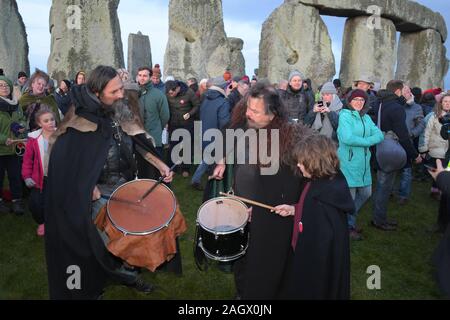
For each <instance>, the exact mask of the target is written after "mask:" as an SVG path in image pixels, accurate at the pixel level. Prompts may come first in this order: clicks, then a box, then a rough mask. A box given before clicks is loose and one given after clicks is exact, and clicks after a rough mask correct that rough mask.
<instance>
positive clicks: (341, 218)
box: [276, 134, 354, 300]
mask: <svg viewBox="0 0 450 320" xmlns="http://www.w3.org/2000/svg"><path fill="white" fill-rule="evenodd" d="M295 156H296V159H297V162H298V167H299V169H300V171H301V173H302V175H303V176H304V177H305V179H306V183H305V186H304V189H303V192H302V194H301V197H300V199H299V202H298V203H297V205H295V206H292V205H286V204H285V205H280V206H278V207H276V213H277V214H279V215H281V216H284V217H289V216H294V225H293V233H292V242H291V245H292V250H293V255H294V256H293V262H292V265H291V266H292V269H291V270H290V271H289V274H290V275H289V277H288V279H289V280H290V281H288V286H289V296H288V297H287V298H289V299H308V300H309V299H320V300H322V299H350V245H349V231H348V226H347V212H352V211H353V210H354V204H353V199H352V196H351V194H350V190H349V187H348V184H347V181H346V179H345V177H344V176H343V174H342V173H341V172H340V169H339V159H338V156H337V153H336V146H335V144H334V142H333V141H332V140H331V139H330V138H327V137H325V136H323V135H317V134H314V135H311V136H308V137H306V138H305V139H303V140H301V141H300V142H299V143H298V144H297V146H296V148H295Z"/></svg>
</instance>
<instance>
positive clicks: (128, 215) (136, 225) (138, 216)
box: [107, 180, 177, 236]
mask: <svg viewBox="0 0 450 320" xmlns="http://www.w3.org/2000/svg"><path fill="white" fill-rule="evenodd" d="M156 183H157V182H156V181H155V180H134V181H131V182H128V183H126V184H124V185H122V186H120V187H119V188H118V189H117V190H116V191H114V193H113V194H112V195H111V199H110V200H109V201H108V204H107V212H108V218H109V219H110V220H111V223H112V224H113V225H114V226H115V227H116V228H117V229H119V230H120V231H122V232H123V233H124V234H126V235H127V234H131V235H137V236H145V235H149V234H151V233H153V232H156V231H159V230H161V229H162V228H165V227H167V226H168V225H169V223H170V221H172V219H173V217H174V215H175V211H176V208H177V200H176V199H175V195H174V194H173V192H172V191H171V190H170V189H169V188H168V187H167V186H166V185H165V184H160V185H158V187H156V189H155V190H153V192H152V193H150V194H149V195H148V196H147V197H146V198H145V199H143V200H142V202H140V203H139V202H138V201H139V200H140V199H141V197H142V196H143V195H144V194H145V192H146V191H148V190H149V189H150V188H152V187H153V186H154V185H155V184H156Z"/></svg>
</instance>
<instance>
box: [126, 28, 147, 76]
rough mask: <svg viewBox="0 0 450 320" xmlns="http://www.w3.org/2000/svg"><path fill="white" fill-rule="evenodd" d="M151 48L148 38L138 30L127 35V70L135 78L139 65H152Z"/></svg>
mask: <svg viewBox="0 0 450 320" xmlns="http://www.w3.org/2000/svg"><path fill="white" fill-rule="evenodd" d="M152 65H153V63H152V50H151V47H150V38H149V37H148V36H144V35H143V34H142V33H141V32H140V31H139V32H138V33H137V34H133V33H131V34H130V35H129V37H128V72H130V74H131V78H132V79H135V78H136V76H137V73H138V69H139V68H140V67H150V68H151V67H152Z"/></svg>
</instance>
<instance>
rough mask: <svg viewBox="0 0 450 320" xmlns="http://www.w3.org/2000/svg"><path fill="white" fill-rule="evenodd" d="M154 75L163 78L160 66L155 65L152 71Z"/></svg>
mask: <svg viewBox="0 0 450 320" xmlns="http://www.w3.org/2000/svg"><path fill="white" fill-rule="evenodd" d="M152 71H153V75H154V76H158V77H160V78H161V67H160V65H159V64H155V67H154V68H153V69H152Z"/></svg>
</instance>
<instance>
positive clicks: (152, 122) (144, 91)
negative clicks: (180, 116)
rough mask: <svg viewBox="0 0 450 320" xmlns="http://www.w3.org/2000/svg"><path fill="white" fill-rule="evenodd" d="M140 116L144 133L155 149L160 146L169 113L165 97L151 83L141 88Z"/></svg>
mask: <svg viewBox="0 0 450 320" xmlns="http://www.w3.org/2000/svg"><path fill="white" fill-rule="evenodd" d="M139 101H140V104H141V108H142V109H141V116H142V119H144V127H145V131H147V132H148V133H149V134H150V135H151V136H152V137H153V138H154V139H155V143H156V147H161V146H162V132H163V129H164V127H165V126H166V125H167V123H168V122H169V118H170V112H169V104H168V102H167V98H166V96H165V95H164V94H163V93H162V92H161V91H160V90H158V89H156V88H154V87H153V86H152V84H151V83H148V84H147V85H146V86H145V87H141V98H140V99H139Z"/></svg>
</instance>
